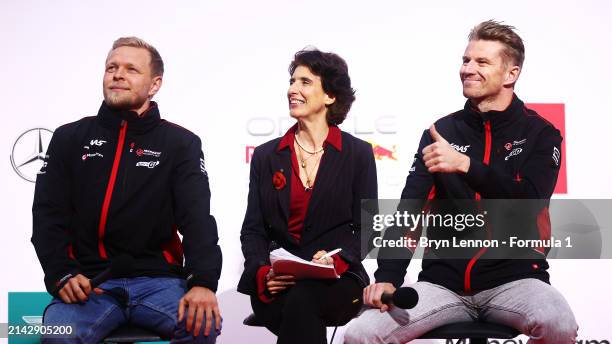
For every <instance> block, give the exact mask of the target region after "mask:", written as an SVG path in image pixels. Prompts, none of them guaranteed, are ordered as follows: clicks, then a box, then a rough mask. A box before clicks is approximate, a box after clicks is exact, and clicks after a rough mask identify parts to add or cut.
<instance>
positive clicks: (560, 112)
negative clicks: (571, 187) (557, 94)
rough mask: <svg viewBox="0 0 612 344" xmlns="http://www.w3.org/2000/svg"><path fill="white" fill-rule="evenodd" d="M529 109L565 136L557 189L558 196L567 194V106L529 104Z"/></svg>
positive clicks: (562, 144)
mask: <svg viewBox="0 0 612 344" xmlns="http://www.w3.org/2000/svg"><path fill="white" fill-rule="evenodd" d="M525 106H527V107H528V108H529V109H532V110H534V111H535V112H537V113H538V114H540V116H542V117H544V118H546V120H548V121H549V122H551V123H552V124H553V125H554V126H555V127H556V128H557V129H559V131H560V132H561V136H563V142H562V143H561V154H562V159H561V169H560V170H559V179H557V186H556V187H555V193H556V194H566V193H567V167H566V164H567V150H566V149H565V142H566V141H567V137H566V136H565V104H537V103H529V104H525Z"/></svg>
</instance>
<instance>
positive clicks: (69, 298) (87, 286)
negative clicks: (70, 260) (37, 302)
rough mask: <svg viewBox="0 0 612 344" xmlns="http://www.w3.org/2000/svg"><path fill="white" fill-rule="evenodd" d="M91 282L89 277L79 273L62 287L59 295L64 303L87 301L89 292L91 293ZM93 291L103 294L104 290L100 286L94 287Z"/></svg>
mask: <svg viewBox="0 0 612 344" xmlns="http://www.w3.org/2000/svg"><path fill="white" fill-rule="evenodd" d="M91 290H92V288H91V283H90V282H89V278H87V277H85V276H83V275H82V274H78V275H76V276H74V277H72V278H70V279H69V280H68V282H66V284H64V286H63V287H62V289H60V291H59V297H60V299H62V301H64V303H78V302H85V301H87V300H88V299H89V293H91ZM93 291H94V292H95V293H96V294H102V293H104V291H103V290H102V289H100V288H94V289H93Z"/></svg>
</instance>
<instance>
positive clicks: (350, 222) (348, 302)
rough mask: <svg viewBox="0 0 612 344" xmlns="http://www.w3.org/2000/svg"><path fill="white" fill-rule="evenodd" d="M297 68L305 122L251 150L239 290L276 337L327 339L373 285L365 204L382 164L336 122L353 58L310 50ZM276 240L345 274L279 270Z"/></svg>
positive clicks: (297, 106) (350, 95)
mask: <svg viewBox="0 0 612 344" xmlns="http://www.w3.org/2000/svg"><path fill="white" fill-rule="evenodd" d="M289 74H290V75H291V78H290V82H289V89H288V91H287V100H288V104H289V114H290V116H291V117H293V118H295V119H296V120H297V123H296V124H295V125H294V126H293V127H292V128H291V129H289V130H288V131H287V133H286V134H285V135H284V136H283V137H280V138H277V139H275V140H272V141H269V142H267V143H265V144H263V145H261V146H259V147H257V148H256V149H255V151H254V153H253V160H252V162H251V178H250V184H249V199H248V206H247V211H246V215H245V219H244V223H243V225H242V232H241V236H240V239H241V243H242V251H243V253H244V256H245V263H244V265H245V268H244V273H243V274H242V277H241V279H240V283H239V285H238V291H240V292H242V293H245V294H248V295H250V296H251V305H252V307H253V311H254V312H255V315H256V316H257V318H259V319H260V321H261V322H262V323H263V324H265V326H266V327H267V328H268V329H269V330H270V331H272V332H273V333H274V334H276V335H277V336H278V342H277V343H292V344H295V343H325V342H326V333H325V327H326V326H337V325H344V324H346V323H347V322H348V321H349V320H351V318H353V317H354V316H355V315H356V314H357V312H358V311H359V309H360V307H361V294H362V290H363V288H364V287H365V286H366V285H367V284H368V276H367V273H366V272H365V270H364V268H363V265H362V264H361V257H360V253H361V252H360V229H361V218H360V209H361V208H360V204H361V200H362V199H371V198H377V181H376V164H375V162H374V155H373V152H372V146H371V145H370V144H369V143H367V142H364V141H362V140H360V139H357V138H355V137H353V136H351V135H350V134H347V133H345V132H342V131H340V129H339V128H338V127H337V125H338V124H340V123H342V121H344V119H345V118H346V115H347V113H348V111H349V109H350V108H351V104H352V103H353V101H354V100H355V95H354V93H355V92H354V90H353V89H352V87H351V79H350V78H349V75H348V68H347V66H346V62H344V60H343V59H342V58H341V57H340V56H338V55H336V54H333V53H325V52H321V51H318V50H303V51H299V52H298V53H296V54H295V58H294V60H293V61H292V62H291V64H290V66H289ZM278 246H281V247H282V248H284V249H285V250H287V251H289V252H291V253H293V254H294V255H296V256H299V257H301V258H303V259H306V260H312V261H313V262H316V263H320V264H326V265H331V266H333V267H334V269H335V271H336V273H337V274H338V275H339V276H340V278H338V279H318V280H316V279H311V280H298V279H296V278H295V277H294V276H291V275H278V274H276V273H275V272H274V271H273V270H272V268H271V266H270V251H271V250H272V249H274V248H275V247H278ZM338 248H339V249H338ZM332 250H334V252H331V251H332ZM327 252H330V253H329V254H328V253H327Z"/></svg>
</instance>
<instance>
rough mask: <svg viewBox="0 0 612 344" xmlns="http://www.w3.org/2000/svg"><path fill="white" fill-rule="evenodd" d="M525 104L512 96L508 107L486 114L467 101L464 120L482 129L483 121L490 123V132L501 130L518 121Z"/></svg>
mask: <svg viewBox="0 0 612 344" xmlns="http://www.w3.org/2000/svg"><path fill="white" fill-rule="evenodd" d="M524 109H525V104H524V103H523V102H522V101H521V100H520V99H519V98H518V97H517V96H516V94H514V95H513V96H512V102H510V105H509V106H508V107H507V108H506V109H505V110H502V111H496V110H491V111H487V112H480V111H478V109H476V108H475V107H474V106H472V103H471V102H470V100H469V99H468V100H467V101H466V102H465V105H464V107H463V110H464V113H465V114H466V116H465V120H466V121H467V122H468V123H469V124H471V125H472V126H475V127H480V128H481V127H482V126H483V123H484V122H485V121H487V120H488V121H489V122H490V123H491V130H493V131H495V130H497V129H500V128H503V127H505V126H507V125H509V124H511V123H513V122H515V121H516V120H518V119H519V118H520V117H521V116H522V115H523V114H524V111H525V110H524Z"/></svg>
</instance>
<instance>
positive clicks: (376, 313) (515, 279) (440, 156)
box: [345, 21, 578, 344]
mask: <svg viewBox="0 0 612 344" xmlns="http://www.w3.org/2000/svg"><path fill="white" fill-rule="evenodd" d="M468 40H469V42H468V45H467V48H466V50H465V52H464V54H463V63H462V65H461V69H460V72H459V75H460V78H461V82H462V87H463V95H464V96H465V97H466V98H467V102H466V103H465V106H464V108H463V109H462V110H459V111H457V112H455V113H453V114H450V115H448V116H446V117H443V118H441V119H439V120H438V121H436V122H435V124H434V125H432V126H431V127H430V128H429V130H426V131H425V132H424V133H423V136H422V137H421V141H420V144H419V149H418V152H417V154H416V155H415V160H414V163H413V166H412V168H411V169H410V173H409V175H408V177H407V179H406V185H405V187H404V190H403V191H402V197H401V198H402V199H405V200H418V202H419V203H420V205H424V204H426V200H431V201H432V202H434V200H458V199H466V200H467V199H473V200H476V201H478V200H481V199H532V200H538V202H539V203H537V202H534V203H536V204H547V203H548V201H549V199H550V197H551V195H552V193H553V190H554V187H555V184H556V181H557V175H558V172H559V165H560V159H561V152H560V150H561V140H562V138H561V135H560V133H559V131H558V130H557V129H556V128H555V127H554V126H553V125H552V124H551V123H549V122H547V121H546V120H544V119H543V118H542V117H540V116H539V115H538V114H537V113H536V112H534V111H532V110H530V109H528V108H526V107H525V105H524V104H523V102H522V101H521V100H520V99H519V98H518V97H517V96H516V95H515V94H514V86H515V84H516V81H517V79H518V77H519V75H520V72H521V68H522V65H523V60H524V57H525V49H524V46H523V41H522V40H521V38H520V37H519V36H518V35H517V34H516V32H515V31H514V28H513V27H512V26H509V25H504V24H501V23H499V22H496V21H485V22H483V23H480V24H478V25H477V26H476V27H474V28H473V29H472V31H471V33H470V35H469V39H468ZM421 200H422V202H421ZM436 202H438V203H437V204H439V202H440V201H436ZM525 202H530V201H525ZM457 203H461V202H457ZM463 203H465V202H463ZM446 204H448V203H446ZM487 204H488V203H487ZM417 208H418V209H417ZM420 209H421V206H418V207H415V209H413V210H416V211H418V212H420ZM538 211H539V213H538V215H537V218H536V216H533V217H529V216H526V217H525V219H524V223H525V226H523V227H524V228H520V229H518V228H517V230H525V231H528V232H529V233H528V235H532V236H542V238H541V239H547V238H546V237H547V236H550V221H549V217H548V208H547V207H545V206H544V207H542V208H541V209H538ZM506 215H508V213H507V212H506V213H505V215H504V214H502V216H506ZM436 229H437V228H431V227H428V229H427V231H428V232H431V231H435V230H436ZM491 231H492V227H491V228H489V227H488V226H487V227H486V228H485V229H484V230H481V231H477V232H476V235H480V236H482V237H483V238H487V236H488V235H493V234H492V232H491ZM497 232H498V233H495V234H496V235H498V234H499V228H497ZM415 233H416V232H415ZM428 234H430V233H428ZM420 235H421V234H420V233H419V234H418V235H416V236H412V238H413V239H419V238H418V236H420ZM410 249H411V251H412V253H413V252H414V247H411V248H410ZM457 250H458V248H452V249H451V250H448V251H442V250H439V251H437V252H435V251H436V250H432V249H430V250H429V251H428V252H427V253H426V255H425V257H424V259H423V264H422V265H423V266H422V271H421V273H420V274H419V280H418V282H416V283H414V284H412V285H411V287H413V288H414V289H415V290H416V291H417V293H418V295H419V301H418V303H417V304H416V306H415V307H414V308H412V309H408V310H402V309H398V308H397V307H395V306H389V305H386V304H383V303H382V301H381V296H382V294H383V293H389V294H390V293H393V292H394V291H395V290H396V288H398V287H400V286H401V285H402V284H403V282H404V276H405V274H406V269H407V267H408V264H409V263H410V259H406V258H404V259H382V258H379V259H378V270H377V271H376V272H375V274H374V275H375V277H376V282H375V283H374V284H371V285H370V286H368V287H366V288H365V289H364V293H363V301H364V303H365V304H366V305H369V306H371V307H372V308H374V309H370V310H366V311H365V312H364V313H363V314H362V315H361V316H360V317H359V318H358V319H356V320H355V321H353V322H352V323H351V325H350V327H349V329H348V331H347V333H346V335H345V342H346V343H406V342H408V341H411V340H413V339H415V338H418V337H419V336H421V335H422V334H424V333H426V332H428V331H430V330H432V329H434V328H436V327H439V326H442V325H445V324H449V323H454V322H462V321H471V320H476V319H479V320H483V321H486V322H493V323H499V324H504V325H507V326H511V327H513V328H515V329H517V330H519V331H520V332H521V333H523V334H525V335H527V336H529V337H530V340H529V343H532V344H536V343H538V344H569V343H574V342H575V339H576V335H577V328H578V326H577V325H576V320H575V319H574V315H573V314H572V311H571V309H570V307H569V305H568V303H567V302H566V300H565V299H564V297H563V296H562V295H561V294H560V293H559V292H558V291H557V290H556V289H555V288H553V287H552V286H551V285H550V281H549V274H548V272H547V269H548V263H547V262H546V256H545V253H546V252H545V250H544V249H542V250H524V251H522V252H521V253H522V254H523V255H521V256H520V258H521V259H515V258H519V256H515V255H511V256H510V258H512V259H506V258H504V259H501V258H498V257H497V256H495V255H494V253H495V252H496V249H487V248H486V247H483V248H478V247H476V248H469V249H464V250H462V251H461V253H462V254H464V253H466V255H465V256H464V255H461V256H460V257H458V258H440V257H444V256H442V255H437V257H438V259H436V258H435V256H436V254H439V253H445V252H449V251H451V252H457ZM497 252H499V251H497ZM408 255H409V256H411V253H410V252H409V254H408ZM454 257H457V256H454ZM504 257H506V256H504ZM385 258H390V257H385Z"/></svg>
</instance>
